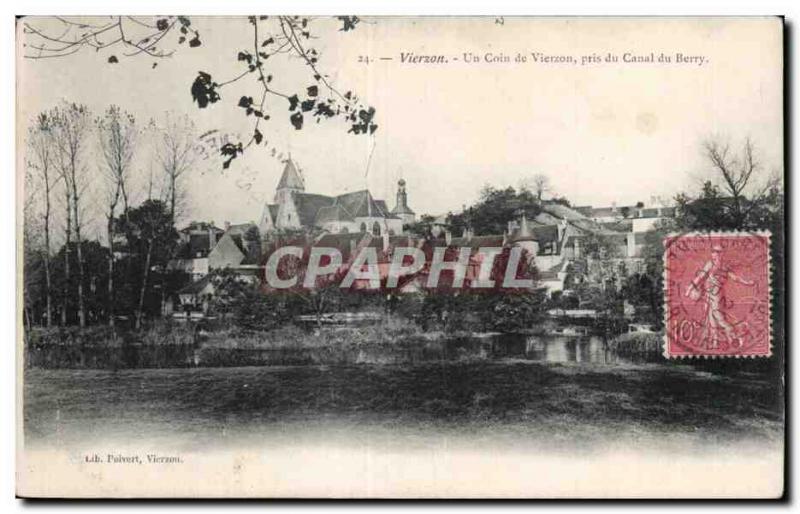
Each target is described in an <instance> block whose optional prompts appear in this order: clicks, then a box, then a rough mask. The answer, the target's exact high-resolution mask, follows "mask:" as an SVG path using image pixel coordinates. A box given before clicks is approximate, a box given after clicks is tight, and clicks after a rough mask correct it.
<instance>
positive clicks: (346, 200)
mask: <svg viewBox="0 0 800 514" xmlns="http://www.w3.org/2000/svg"><path fill="white" fill-rule="evenodd" d="M334 201H335V203H336V204H337V205H341V206H342V207H344V208H345V209H346V210H347V212H349V213H350V214H351V215H352V216H353V217H355V218H363V217H368V216H372V217H376V218H393V217H394V216H392V215H391V214H390V213H389V212H388V210H387V208H386V202H384V201H383V200H375V199H374V198H372V194H370V192H369V190H367V189H362V190H361V191H353V192H352V193H345V194H343V195H339V196H337V197H336V198H335V199H334Z"/></svg>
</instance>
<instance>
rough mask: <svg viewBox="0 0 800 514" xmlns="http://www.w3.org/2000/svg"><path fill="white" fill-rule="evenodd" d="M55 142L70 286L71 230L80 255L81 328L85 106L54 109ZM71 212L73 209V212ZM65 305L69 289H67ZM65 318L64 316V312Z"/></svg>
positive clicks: (82, 315)
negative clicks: (64, 203) (64, 211)
mask: <svg viewBox="0 0 800 514" xmlns="http://www.w3.org/2000/svg"><path fill="white" fill-rule="evenodd" d="M51 117H52V119H53V128H54V130H53V135H54V137H53V142H54V150H55V157H56V158H55V162H56V167H57V169H58V171H59V175H60V176H61V177H62V178H63V180H64V185H65V190H66V201H67V230H66V233H67V238H66V239H67V241H66V251H65V261H66V262H65V265H66V268H67V269H66V270H65V275H66V278H67V286H66V287H67V288H69V269H68V268H69V246H70V233H71V232H72V233H74V235H75V243H76V245H75V248H76V252H77V256H78V321H79V323H80V326H81V327H84V326H86V303H85V298H84V291H83V282H84V262H83V250H82V248H81V247H82V243H83V239H82V236H81V228H82V226H83V218H82V213H83V207H84V202H85V199H84V198H83V197H84V194H85V193H86V192H87V188H88V183H87V182H86V180H85V172H86V167H85V165H84V151H85V146H86V142H87V141H86V140H87V135H88V134H89V123H90V122H89V111H88V109H87V108H86V107H85V106H83V105H78V104H68V103H64V104H62V105H61V106H59V107H57V108H56V109H54V110H53V111H52V114H51ZM70 211H71V212H70ZM65 293H66V294H65V299H64V302H65V307H66V302H67V299H66V297H67V296H68V294H69V293H68V291H66V292H65ZM62 317H63V315H62Z"/></svg>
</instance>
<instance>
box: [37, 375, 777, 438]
mask: <svg viewBox="0 0 800 514" xmlns="http://www.w3.org/2000/svg"><path fill="white" fill-rule="evenodd" d="M24 405H25V408H24V419H25V429H26V431H25V439H26V444H28V445H31V446H39V445H45V446H49V445H56V444H57V445H78V446H89V445H92V444H98V443H108V442H114V441H128V442H131V441H143V442H148V443H153V444H158V445H160V447H176V448H181V449H184V450H187V451H191V450H200V449H203V448H209V447H211V448H224V447H225V446H226V445H232V444H236V445H240V444H249V443H257V444H262V443H265V442H269V443H271V444H280V443H281V441H285V440H288V439H291V440H292V441H295V442H296V441H297V440H298V439H302V438H320V439H321V440H324V441H333V440H337V439H340V440H342V441H350V442H353V441H356V442H357V441H359V440H361V441H371V442H375V441H378V440H383V441H384V442H385V443H386V444H390V445H396V446H398V447H403V446H405V445H409V444H411V445H422V446H425V445H426V444H429V443H430V442H431V441H441V440H442V438H445V439H447V438H451V439H453V440H455V439H456V437H455V436H460V435H469V437H470V438H472V439H477V440H478V441H484V442H491V443H492V444H503V445H511V446H513V445H518V444H535V445H542V446H546V447H547V448H549V449H551V450H558V449H560V448H561V449H567V450H570V449H574V448H575V447H579V448H584V449H586V450H589V449H591V448H594V447H598V446H600V445H605V444H609V443H610V442H624V443H625V444H626V445H628V446H629V447H631V448H636V447H638V446H640V445H643V446H646V447H652V446H653V445H656V446H657V445H659V444H666V443H667V442H670V441H671V442H673V443H676V444H679V445H682V446H684V447H685V448H686V449H687V451H691V449H692V448H694V447H700V446H702V445H707V444H709V443H712V444H714V445H717V444H719V445H728V444H731V445H735V444H738V443H740V442H756V443H766V444H769V445H779V444H780V442H781V440H782V438H783V397H782V395H781V394H780V388H779V384H778V382H777V381H776V380H774V379H769V378H766V376H765V375H764V374H754V373H745V372H735V373H726V374H722V373H712V372H707V371H699V370H697V369H694V368H692V367H689V366H686V365H677V364H670V365H665V364H638V365H636V364H616V365H598V364H589V363H541V362H533V361H522V360H514V359H505V360H498V361H479V362H473V361H449V362H448V361H442V362H438V363H423V364H418V365H413V366H408V365H357V366H285V367H280V366H272V367H240V368H182V369H143V370H142V369H138V370H120V371H105V370H42V369H28V370H26V371H25V384H24Z"/></svg>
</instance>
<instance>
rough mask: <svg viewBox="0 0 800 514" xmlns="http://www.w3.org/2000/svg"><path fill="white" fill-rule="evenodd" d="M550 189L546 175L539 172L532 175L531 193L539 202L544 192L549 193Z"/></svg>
mask: <svg viewBox="0 0 800 514" xmlns="http://www.w3.org/2000/svg"><path fill="white" fill-rule="evenodd" d="M550 190H551V188H550V178H549V177H548V176H547V175H543V174H541V173H539V174H537V175H534V176H533V193H534V194H535V195H536V198H537V199H538V200H539V201H540V202H541V201H542V197H543V196H544V194H545V193H549V192H550Z"/></svg>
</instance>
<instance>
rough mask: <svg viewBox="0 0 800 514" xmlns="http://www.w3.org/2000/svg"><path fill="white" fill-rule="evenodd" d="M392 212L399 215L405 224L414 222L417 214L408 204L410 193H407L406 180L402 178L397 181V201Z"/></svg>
mask: <svg viewBox="0 0 800 514" xmlns="http://www.w3.org/2000/svg"><path fill="white" fill-rule="evenodd" d="M392 214H394V215H395V216H397V217H398V218H400V219H401V220H402V221H403V225H410V224H411V223H414V221H415V219H416V215H415V214H414V211H412V210H411V208H410V207H409V206H408V193H406V181H405V180H403V179H400V180H399V181H398V182H397V201H396V203H395V206H394V209H392Z"/></svg>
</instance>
